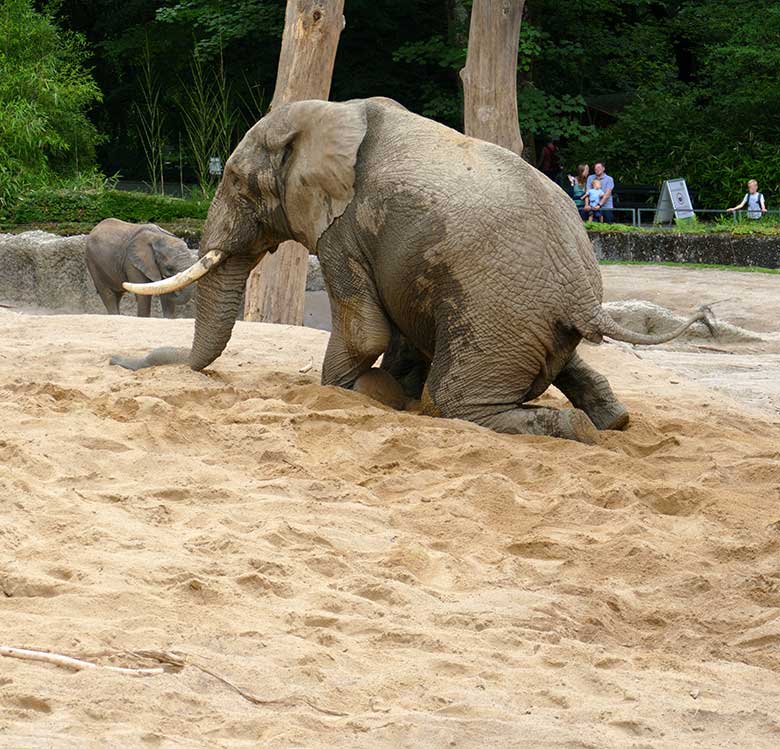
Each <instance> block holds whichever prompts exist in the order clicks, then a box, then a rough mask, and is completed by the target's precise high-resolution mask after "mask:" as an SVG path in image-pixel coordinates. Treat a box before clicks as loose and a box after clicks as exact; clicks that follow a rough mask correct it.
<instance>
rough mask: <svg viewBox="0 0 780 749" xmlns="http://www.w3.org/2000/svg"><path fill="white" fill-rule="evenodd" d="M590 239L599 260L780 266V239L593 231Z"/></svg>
mask: <svg viewBox="0 0 780 749" xmlns="http://www.w3.org/2000/svg"><path fill="white" fill-rule="evenodd" d="M590 238H591V241H592V242H593V250H594V252H595V253H596V257H597V258H598V259H599V260H640V261H644V262H651V263H658V262H675V263H714V264H717V265H744V266H756V267H760V268H778V267H780V236H775V237H771V236H767V237H761V236H755V235H753V236H748V235H735V234H726V233H723V234H720V233H719V234H676V233H674V232H668V233H667V232H592V233H591V234H590Z"/></svg>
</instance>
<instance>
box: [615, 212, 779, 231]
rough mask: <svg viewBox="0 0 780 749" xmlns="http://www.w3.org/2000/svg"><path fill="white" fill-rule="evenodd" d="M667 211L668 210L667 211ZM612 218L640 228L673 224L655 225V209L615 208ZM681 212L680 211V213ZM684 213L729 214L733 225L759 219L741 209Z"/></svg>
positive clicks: (775, 214)
mask: <svg viewBox="0 0 780 749" xmlns="http://www.w3.org/2000/svg"><path fill="white" fill-rule="evenodd" d="M606 210H610V209H606ZM667 210H668V209H667ZM611 211H612V214H613V216H615V217H617V214H621V213H622V214H623V215H625V216H626V217H627V219H628V220H627V221H626V222H622V221H616V222H615V223H628V221H629V220H630V225H631V226H636V227H641V226H656V227H659V228H664V227H665V228H668V229H673V228H674V226H675V224H674V222H669V223H666V224H660V223H659V224H657V223H655V220H654V219H655V214H656V213H657V212H658V209H657V208H620V207H619V206H616V207H615V208H612V209H611ZM682 212H683V211H680V213H682ZM685 213H693V214H694V216H698V215H700V214H701V215H702V217H703V218H704V219H705V220H706V217H707V216H717V215H720V216H728V215H729V214H730V215H731V216H732V218H733V221H734V223H735V224H736V223H739V221H740V220H741V219H742V220H745V221H760V220H761V219H753V218H750V217H749V216H748V211H747V210H746V209H743V210H741V211H726V210H725V209H723V208H694V209H693V210H690V211H689V210H687V209H686V210H685ZM762 215H763V216H772V215H774V216H780V210H774V211H767V212H766V213H764V214H762ZM643 216H650V217H651V218H650V220H649V221H646V220H645V219H644V218H643Z"/></svg>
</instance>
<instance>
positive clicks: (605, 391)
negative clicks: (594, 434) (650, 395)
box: [553, 352, 629, 429]
mask: <svg viewBox="0 0 780 749" xmlns="http://www.w3.org/2000/svg"><path fill="white" fill-rule="evenodd" d="M553 385H555V387H557V388H558V390H560V391H561V392H562V393H563V394H564V395H565V396H566V397H567V398H568V399H569V401H571V404H572V405H573V406H574V407H575V408H579V409H580V410H582V411H584V412H585V413H586V414H587V415H588V416H589V417H590V420H591V421H592V422H593V423H594V424H595V425H596V427H597V428H599V429H624V428H625V427H626V426H627V425H628V420H629V416H628V411H627V410H626V407H625V406H624V405H623V404H622V403H621V402H620V401H619V400H618V399H617V398H616V397H615V394H614V393H613V392H612V388H611V387H610V386H609V382H608V381H607V378H606V377H604V375H602V374H599V373H598V372H597V371H596V370H595V369H593V368H592V367H590V366H588V365H587V364H586V363H585V362H584V361H583V360H582V358H581V357H580V356H579V354H577V353H576V352H575V353H574V354H573V355H572V357H571V359H569V361H568V363H567V364H566V366H565V367H564V368H563V370H562V371H561V373H560V374H559V375H558V377H556V378H555V380H554V381H553Z"/></svg>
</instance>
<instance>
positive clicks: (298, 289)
mask: <svg viewBox="0 0 780 749" xmlns="http://www.w3.org/2000/svg"><path fill="white" fill-rule="evenodd" d="M343 14H344V0H287V12H286V14H285V18H284V32H283V34H282V50H281V52H280V54H279V69H278V71H277V74H276V89H275V90H274V96H273V99H272V100H271V109H273V108H274V107H278V106H280V105H282V104H287V103H289V102H291V101H302V100H305V99H327V98H328V95H329V94H330V82H331V77H332V75H333V65H334V63H335V60H336V49H337V47H338V43H339V36H340V35H341V30H342V29H343V28H344V15H343ZM308 267H309V251H308V250H307V249H306V248H305V247H304V246H303V245H301V244H298V243H297V242H284V243H283V244H281V245H279V248H278V249H277V250H276V252H275V253H274V254H273V255H266V256H265V257H264V258H263V259H262V260H261V261H260V263H259V264H258V266H257V267H256V268H255V269H254V270H253V271H252V273H251V275H250V276H249V280H248V281H247V286H246V294H245V296H244V319H245V320H255V321H259V322H272V323H282V324H284V325H303V303H304V300H305V295H306V273H307V271H308Z"/></svg>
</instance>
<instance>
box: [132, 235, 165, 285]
mask: <svg viewBox="0 0 780 749" xmlns="http://www.w3.org/2000/svg"><path fill="white" fill-rule="evenodd" d="M155 239H156V237H155V235H154V233H153V232H150V231H141V232H139V233H138V234H136V236H135V237H134V238H133V239H132V240H131V241H130V244H129V245H128V247H127V261H128V262H129V263H130V264H131V265H132V266H133V267H135V268H136V269H138V270H139V271H141V273H143V274H144V276H146V277H147V278H148V279H149V280H150V281H159V280H160V279H161V278H162V276H161V275H160V269H159V268H158V267H157V261H156V260H155V258H154V241H155Z"/></svg>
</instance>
